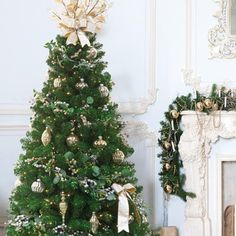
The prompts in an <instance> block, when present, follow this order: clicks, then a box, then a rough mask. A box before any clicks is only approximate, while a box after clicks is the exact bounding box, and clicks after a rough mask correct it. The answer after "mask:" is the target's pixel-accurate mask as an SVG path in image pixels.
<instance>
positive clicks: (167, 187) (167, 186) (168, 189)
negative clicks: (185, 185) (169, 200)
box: [164, 184, 173, 194]
mask: <svg viewBox="0 0 236 236" xmlns="http://www.w3.org/2000/svg"><path fill="white" fill-rule="evenodd" d="M164 190H165V192H166V193H169V194H170V193H172V191H173V189H172V187H171V186H170V185H168V184H167V185H166V186H165V188H164Z"/></svg>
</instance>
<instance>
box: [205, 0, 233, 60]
mask: <svg viewBox="0 0 236 236" xmlns="http://www.w3.org/2000/svg"><path fill="white" fill-rule="evenodd" d="M230 1H232V0H214V2H215V3H218V4H219V10H218V11H217V12H216V13H215V14H214V15H213V16H214V17H215V18H216V19H217V24H216V25H215V26H214V27H213V28H211V29H210V30H209V33H208V42H209V58H210V59H213V58H222V59H233V58H236V35H234V36H233V35H231V33H230V20H229V17H230V14H229V13H230Z"/></svg>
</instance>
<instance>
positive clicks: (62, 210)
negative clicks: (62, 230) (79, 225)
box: [59, 192, 68, 224]
mask: <svg viewBox="0 0 236 236" xmlns="http://www.w3.org/2000/svg"><path fill="white" fill-rule="evenodd" d="M59 209H60V214H61V216H62V223H63V224H65V216H66V212H67V209H68V204H67V202H66V195H65V193H64V192H62V193H61V202H60V203H59Z"/></svg>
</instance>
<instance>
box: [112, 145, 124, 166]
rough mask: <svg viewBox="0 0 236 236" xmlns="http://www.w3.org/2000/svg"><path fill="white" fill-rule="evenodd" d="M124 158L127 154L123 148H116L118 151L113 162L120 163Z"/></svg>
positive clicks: (113, 156) (113, 157)
mask: <svg viewBox="0 0 236 236" xmlns="http://www.w3.org/2000/svg"><path fill="white" fill-rule="evenodd" d="M124 159H125V154H124V153H123V152H122V151H121V150H119V149H116V152H115V153H114V154H113V155H112V160H113V162H114V163H116V164H120V163H122V162H123V161H124Z"/></svg>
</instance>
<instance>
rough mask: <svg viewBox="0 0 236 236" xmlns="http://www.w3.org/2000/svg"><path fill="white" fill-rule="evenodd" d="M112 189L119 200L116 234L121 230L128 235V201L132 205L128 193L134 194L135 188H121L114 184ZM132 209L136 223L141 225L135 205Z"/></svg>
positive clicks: (125, 186) (126, 186) (129, 185)
mask: <svg viewBox="0 0 236 236" xmlns="http://www.w3.org/2000/svg"><path fill="white" fill-rule="evenodd" d="M112 188H113V189H114V190H115V192H116V193H117V195H118V198H119V204H118V225H117V227H118V233H120V232H121V231H123V230H124V231H126V232H128V233H129V217H130V214H129V202H128V199H130V200H131V202H132V203H133V204H134V202H133V200H132V198H131V196H130V193H134V192H135V191H136V188H135V187H134V186H133V185H132V184H125V185H124V186H121V185H119V184H115V183H114V184H113V185H112ZM134 208H135V216H136V218H137V221H138V223H139V224H141V217H140V214H139V212H138V209H137V207H136V205H135V204H134Z"/></svg>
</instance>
